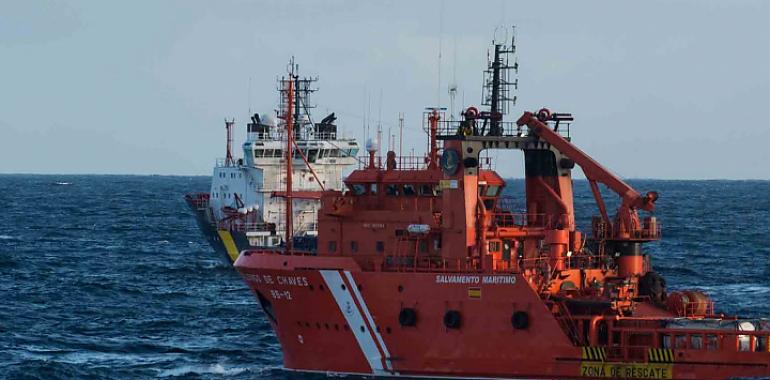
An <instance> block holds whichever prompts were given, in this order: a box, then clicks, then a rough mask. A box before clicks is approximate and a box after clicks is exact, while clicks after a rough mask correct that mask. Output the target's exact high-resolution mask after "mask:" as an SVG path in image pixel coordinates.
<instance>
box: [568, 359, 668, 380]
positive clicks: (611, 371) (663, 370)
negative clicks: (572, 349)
mask: <svg viewBox="0 0 770 380" xmlns="http://www.w3.org/2000/svg"><path fill="white" fill-rule="evenodd" d="M672 372H673V371H672V365H671V364H653V363H648V364H642V363H638V364H637V363H602V362H583V363H581V365H580V376H583V377H606V378H618V379H620V378H622V379H671V378H672Z"/></svg>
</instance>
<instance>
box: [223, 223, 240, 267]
mask: <svg viewBox="0 0 770 380" xmlns="http://www.w3.org/2000/svg"><path fill="white" fill-rule="evenodd" d="M217 233H218V234H219V238H220V239H222V244H223V245H224V246H225V250H226V251H227V255H228V256H229V257H230V261H232V262H235V260H236V259H237V258H238V254H239V253H240V252H238V246H237V245H236V244H235V240H234V239H233V235H231V234H230V231H228V230H217Z"/></svg>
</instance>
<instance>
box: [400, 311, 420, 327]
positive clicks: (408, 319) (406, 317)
mask: <svg viewBox="0 0 770 380" xmlns="http://www.w3.org/2000/svg"><path fill="white" fill-rule="evenodd" d="M398 323H399V324H400V325H401V326H405V327H409V326H414V325H415V324H417V311H415V310H414V309H412V308H410V307H405V308H403V309H401V312H400V313H398Z"/></svg>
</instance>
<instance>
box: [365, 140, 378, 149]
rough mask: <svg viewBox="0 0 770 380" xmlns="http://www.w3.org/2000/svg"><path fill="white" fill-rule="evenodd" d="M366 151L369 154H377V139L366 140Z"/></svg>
mask: <svg viewBox="0 0 770 380" xmlns="http://www.w3.org/2000/svg"><path fill="white" fill-rule="evenodd" d="M366 151H367V152H376V151H377V139H376V138H369V139H368V140H366Z"/></svg>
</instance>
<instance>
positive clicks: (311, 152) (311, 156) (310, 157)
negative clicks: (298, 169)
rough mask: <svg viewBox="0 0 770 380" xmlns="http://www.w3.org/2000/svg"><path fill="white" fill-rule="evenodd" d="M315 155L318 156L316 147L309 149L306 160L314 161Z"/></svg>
mask: <svg viewBox="0 0 770 380" xmlns="http://www.w3.org/2000/svg"><path fill="white" fill-rule="evenodd" d="M317 156H318V149H310V150H309V151H308V152H307V162H315V160H316V157H317Z"/></svg>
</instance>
